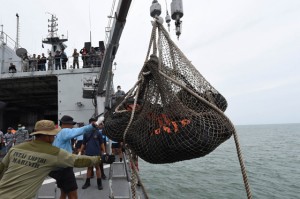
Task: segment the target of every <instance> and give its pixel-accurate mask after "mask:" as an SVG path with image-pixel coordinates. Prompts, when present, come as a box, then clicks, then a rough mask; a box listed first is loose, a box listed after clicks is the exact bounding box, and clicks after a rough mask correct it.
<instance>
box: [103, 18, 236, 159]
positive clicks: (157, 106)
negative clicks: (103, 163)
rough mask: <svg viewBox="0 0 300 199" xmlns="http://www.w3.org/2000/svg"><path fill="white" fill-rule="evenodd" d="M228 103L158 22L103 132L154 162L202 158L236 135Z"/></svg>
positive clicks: (110, 112)
mask: <svg viewBox="0 0 300 199" xmlns="http://www.w3.org/2000/svg"><path fill="white" fill-rule="evenodd" d="M157 36H158V37H157ZM151 50H152V51H153V53H152V54H151V55H150V51H151ZM157 54H158V55H157ZM149 55H150V56H149ZM226 108H227V102H226V99H225V98H224V97H223V96H222V95H221V94H220V93H219V92H218V91H217V90H216V89H215V88H214V87H213V86H212V85H211V84H210V83H209V82H208V81H207V80H206V79H205V78H204V77H203V76H202V75H201V74H200V73H199V72H198V71H197V69H196V68H195V67H194V66H193V65H192V63H191V62H190V61H189V60H188V59H187V58H186V57H185V55H184V54H183V53H182V52H181V51H180V49H179V48H178V47H177V46H176V45H175V44H174V43H173V41H172V40H171V39H170V37H169V35H168V33H167V31H166V30H165V29H164V27H163V26H162V25H160V24H159V23H156V22H153V30H152V35H151V40H150V44H149V49H148V53H147V56H146V61H145V64H144V66H143V68H142V70H141V72H140V74H139V77H138V81H137V83H136V84H135V85H134V87H133V88H132V89H131V90H130V91H129V92H128V93H127V94H126V95H125V97H124V98H122V99H119V101H117V103H116V105H115V107H113V108H112V109H111V111H109V112H107V113H106V116H105V128H104V133H105V134H106V135H107V136H108V137H109V138H111V139H112V140H115V141H119V142H124V143H125V144H126V145H127V146H128V148H129V149H131V150H133V151H134V152H135V153H136V154H137V155H138V156H139V157H141V158H142V159H144V160H145V161H147V162H150V163H155V164H162V163H172V162H177V161H182V160H188V159H193V158H198V157H202V156H205V155H207V154H209V153H210V152H212V151H213V150H214V149H215V148H217V147H218V146H219V145H220V144H221V143H223V142H224V141H226V140H227V139H229V138H230V136H231V135H232V134H233V131H234V127H233V125H232V123H231V122H230V120H229V119H228V118H227V117H226V116H225V115H224V113H223V112H224V111H225V110H226Z"/></svg>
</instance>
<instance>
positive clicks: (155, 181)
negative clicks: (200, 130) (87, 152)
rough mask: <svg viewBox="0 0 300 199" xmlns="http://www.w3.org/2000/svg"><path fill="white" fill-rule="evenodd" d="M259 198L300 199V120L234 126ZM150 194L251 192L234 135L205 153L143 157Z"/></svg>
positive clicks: (236, 198) (162, 198)
mask: <svg viewBox="0 0 300 199" xmlns="http://www.w3.org/2000/svg"><path fill="white" fill-rule="evenodd" d="M236 131H237V134H238V136H239V141H240V145H241V149H242V153H243V157H244V161H245V166H246V170H247V175H248V180H249V184H250V188H251V192H252V197H253V198H254V199H255V198H257V199H261V198H262V199H265V198H266V199H269V198H270V199H277V198H278V199H300V138H299V137H300V124H268V125H240V126H236ZM139 169H140V177H141V179H142V183H143V185H144V186H145V187H146V190H147V193H148V196H149V198H151V199H152V198H154V199H185V198H189V199H193V198H196V199H198V198H199V199H202V198H203V199H219V198H222V199H223V198H224V199H241V198H247V194H246V191H245V188H244V183H243V179H242V174H241V169H240V165H239V161H238V158H237V152H236V148H235V143H234V139H233V136H232V137H231V138H230V139H229V140H227V141H226V142H224V143H223V144H221V145H220V146H219V147H218V148H217V149H216V150H214V151H213V152H211V153H210V154H208V155H207V156H205V157H201V158H197V159H193V160H187V161H181V162H177V163H172V164H150V163H147V162H145V161H143V160H141V159H140V160H139Z"/></svg>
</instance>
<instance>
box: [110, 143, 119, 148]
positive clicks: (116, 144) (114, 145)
mask: <svg viewBox="0 0 300 199" xmlns="http://www.w3.org/2000/svg"><path fill="white" fill-rule="evenodd" d="M111 148H112V149H118V148H120V143H111Z"/></svg>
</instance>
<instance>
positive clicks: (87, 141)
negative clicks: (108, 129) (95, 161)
mask: <svg viewBox="0 0 300 199" xmlns="http://www.w3.org/2000/svg"><path fill="white" fill-rule="evenodd" d="M95 121H96V119H94V118H91V119H90V120H89V123H92V122H95ZM99 128H100V129H102V128H103V124H102V123H100V124H99ZM101 131H102V130H99V129H95V130H93V131H91V132H87V133H85V134H84V135H83V142H82V145H81V150H80V151H83V149H85V155H87V156H99V155H104V154H105V146H104V142H103V138H102V133H101ZM101 166H102V171H101V172H100V167H101ZM95 168H96V176H97V185H98V189H99V190H102V189H103V187H102V181H101V175H104V171H103V163H102V162H101V163H100V166H99V165H96V166H95ZM92 171H93V167H88V169H87V175H86V176H87V178H86V181H85V184H84V185H83V186H82V189H86V188H88V187H89V186H90V185H91V184H90V179H91V175H92Z"/></svg>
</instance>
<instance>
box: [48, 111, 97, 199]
mask: <svg viewBox="0 0 300 199" xmlns="http://www.w3.org/2000/svg"><path fill="white" fill-rule="evenodd" d="M75 124H76V122H74V121H73V118H72V117H71V116H68V115H64V116H63V117H62V118H61V119H60V126H61V128H62V129H61V131H60V132H59V133H58V134H57V135H56V137H55V140H54V142H53V144H52V145H53V146H56V147H58V148H61V149H65V150H66V151H68V152H69V153H72V145H71V139H73V138H75V137H77V136H80V135H83V134H84V133H85V132H90V131H93V130H95V129H97V123H96V122H92V123H91V124H89V125H86V126H83V127H80V128H73V127H74V125H75ZM49 176H50V177H52V178H54V179H55V180H56V183H57V186H58V188H60V191H61V196H60V199H63V198H67V196H68V198H69V199H77V198H78V195H77V189H78V186H77V182H76V178H75V175H74V172H73V167H67V168H64V169H60V170H56V171H52V172H50V173H49Z"/></svg>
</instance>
